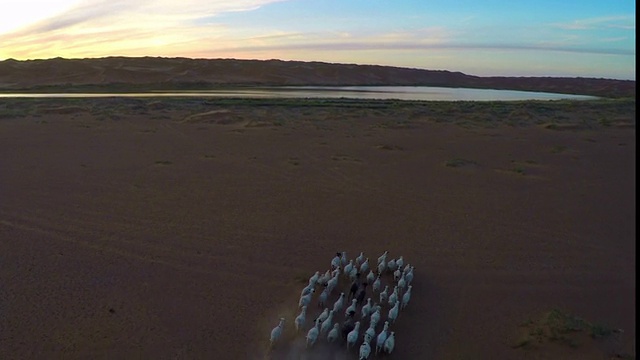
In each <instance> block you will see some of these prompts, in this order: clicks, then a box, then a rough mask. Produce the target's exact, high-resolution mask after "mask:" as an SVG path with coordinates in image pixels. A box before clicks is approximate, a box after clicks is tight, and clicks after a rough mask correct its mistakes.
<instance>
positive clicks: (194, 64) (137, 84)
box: [0, 57, 635, 98]
mask: <svg viewBox="0 0 640 360" xmlns="http://www.w3.org/2000/svg"><path fill="white" fill-rule="evenodd" d="M256 85H259V86H278V85H416V86H417V85H420V86H442V87H470V88H488V89H508V90H528V91H542V92H556V93H565V94H582V95H595V96H603V97H616V98H617V97H635V81H630V80H612V79H596V78H559V77H479V76H471V75H466V74H463V73H461V72H450V71H434V70H421V69H410V68H400V67H391V66H378V65H354V64H331V63H322V62H302V61H282V60H235V59H189V58H160V57H106V58H94V59H63V58H54V59H47V60H27V61H18V60H13V59H8V60H4V61H0V91H4V92H7V91H17V90H20V91H114V90H117V91H127V90H131V91H141V90H151V89H155V90H161V89H162V90H176V89H207V88H211V87H220V86H256Z"/></svg>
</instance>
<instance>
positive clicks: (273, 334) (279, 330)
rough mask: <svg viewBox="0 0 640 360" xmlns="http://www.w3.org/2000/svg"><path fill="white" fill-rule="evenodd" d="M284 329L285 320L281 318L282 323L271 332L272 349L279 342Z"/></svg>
mask: <svg viewBox="0 0 640 360" xmlns="http://www.w3.org/2000/svg"><path fill="white" fill-rule="evenodd" d="M283 327H284V318H280V323H279V324H278V326H276V327H274V328H273V330H271V347H273V345H274V344H275V343H276V341H278V339H279V338H280V335H282V328H283Z"/></svg>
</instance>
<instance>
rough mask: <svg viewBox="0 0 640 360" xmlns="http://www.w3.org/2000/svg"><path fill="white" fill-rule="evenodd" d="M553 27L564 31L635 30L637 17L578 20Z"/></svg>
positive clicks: (556, 24) (555, 24)
mask: <svg viewBox="0 0 640 360" xmlns="http://www.w3.org/2000/svg"><path fill="white" fill-rule="evenodd" d="M551 25H552V26H553V27H556V28H559V29H563V30H596V29H606V28H614V29H623V30H635V28H636V25H635V17H631V16H607V17H598V18H588V19H578V20H574V21H571V22H564V23H554V24H551Z"/></svg>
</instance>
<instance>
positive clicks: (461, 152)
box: [0, 99, 636, 359]
mask: <svg viewBox="0 0 640 360" xmlns="http://www.w3.org/2000/svg"><path fill="white" fill-rule="evenodd" d="M588 104H590V105H588ZM0 154H2V156H1V157H0V169H1V171H0V199H1V201H0V264H1V266H0V358H2V359H55V358H65V359H95V358H105V359H135V358H145V359H265V358H266V359H269V358H273V359H280V358H285V359H287V358H291V359H299V358H305V357H304V355H305V354H317V353H313V352H305V351H300V352H297V351H295V349H297V347H298V346H299V342H300V339H301V338H302V337H303V336H302V335H300V336H298V337H295V336H294V335H293V318H294V317H295V315H296V314H297V306H296V305H297V301H298V297H299V294H300V291H301V290H302V288H303V287H304V286H305V284H306V281H307V279H308V278H309V277H310V276H311V275H312V274H313V273H314V272H315V271H318V270H319V271H324V270H326V269H327V268H328V267H329V262H330V259H331V257H332V255H333V254H334V253H335V252H336V251H346V252H347V253H348V254H349V255H350V256H352V257H355V256H356V255H357V254H358V253H359V252H360V251H364V252H365V254H366V255H367V256H369V257H370V258H371V259H374V258H377V256H379V255H380V254H381V253H382V252H383V251H385V250H388V251H389V255H390V257H397V256H399V255H404V256H405V258H406V259H407V261H408V262H410V263H411V264H413V265H415V278H414V281H413V291H412V293H413V295H412V299H411V303H410V304H409V306H408V307H407V308H406V309H405V310H404V311H403V312H401V313H400V317H399V319H398V322H397V324H396V325H395V326H394V331H395V333H396V349H395V352H394V353H393V354H392V355H390V356H386V357H385V358H388V359H609V358H616V357H618V358H620V357H626V358H634V357H635V336H636V333H635V326H636V323H635V315H636V313H635V301H636V299H635V289H636V288H635V265H636V256H635V250H636V243H635V236H636V231H635V227H636V222H635V205H636V203H635V198H636V188H635V181H636V178H635V172H636V156H635V154H636V134H635V101H633V102H631V103H629V102H626V103H622V104H620V103H610V102H608V101H604V102H596V103H579V102H576V103H572V102H561V103H559V104H557V105H548V104H547V103H487V104H474V103H403V102H371V101H369V102H359V101H353V102H351V101H339V100H336V101H311V100H310V101H304V100H296V101H292V102H287V101H284V100H278V101H275V100H260V101H258V100H255V101H243V100H204V99H181V100H178V99H176V100H171V99H165V100H162V101H158V100H154V99H127V100H124V99H93V100H82V99H79V100H78V99H75V100H70V99H66V100H65V99H57V100H56V99H50V100H45V99H39V100H36V99H30V100H29V99H22V100H21V99H13V100H9V99H4V100H0ZM554 309H558V310H557V311H556V312H561V313H563V314H571V315H572V316H575V317H580V318H581V319H584V321H585V322H589V324H591V325H590V329H599V332H597V333H596V334H595V335H602V336H596V338H593V337H591V336H589V331H588V330H587V329H586V328H585V329H583V330H577V331H575V332H570V333H567V334H561V336H560V337H559V338H554V339H552V338H551V336H549V335H547V334H542V333H541V332H543V331H546V330H545V329H543V328H542V327H543V326H542V325H540V324H543V322H544V319H545V314H549V312H550V311H554ZM280 316H285V317H286V318H287V324H286V325H285V335H284V339H283V341H281V342H280V343H278V344H277V346H276V348H275V349H274V350H273V351H272V352H269V351H268V350H267V343H268V339H269V332H270V330H271V329H272V328H273V327H274V326H275V325H277V323H278V318H279V317H280ZM309 318H310V317H309ZM309 318H308V319H309ZM307 325H308V326H310V321H309V320H308V321H307ZM538 325H540V326H539V327H538ZM541 329H542V330H541ZM618 329H620V330H622V331H621V332H620V331H618ZM305 333H306V331H305ZM296 339H297V340H296ZM292 349H294V350H292ZM325 349H326V348H325ZM323 354H329V355H326V356H324V355H323V356H321V357H319V356H316V357H313V356H310V357H307V358H324V359H354V358H356V357H355V352H353V353H352V354H351V355H349V354H346V352H345V350H344V347H340V348H329V349H328V350H326V351H325V352H323Z"/></svg>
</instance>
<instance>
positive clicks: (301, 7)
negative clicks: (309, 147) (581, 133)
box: [0, 0, 636, 80]
mask: <svg viewBox="0 0 640 360" xmlns="http://www.w3.org/2000/svg"><path fill="white" fill-rule="evenodd" d="M0 9H1V10H0V60H4V59H8V58H14V59H18V60H26V59H45V58H52V57H65V58H86V57H105V56H164V57H192V58H238V59H283V60H303V61H325V62H339V63H357V64H380V65H393V66H402V67H412V68H421V69H431V70H450V71H461V72H464V73H466V74H470V75H479V76H489V75H504V76H584V77H604V78H615V79H632V80H635V77H636V72H635V59H636V49H635V27H636V20H635V1H631V0H610V1H601V0H581V1H576V0H566V1H561V0H556V1H552V0H538V1H521V0H460V1H456V0H341V1H334V0H233V1H232V0H179V1H178V0H49V1H45V0H0Z"/></svg>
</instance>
